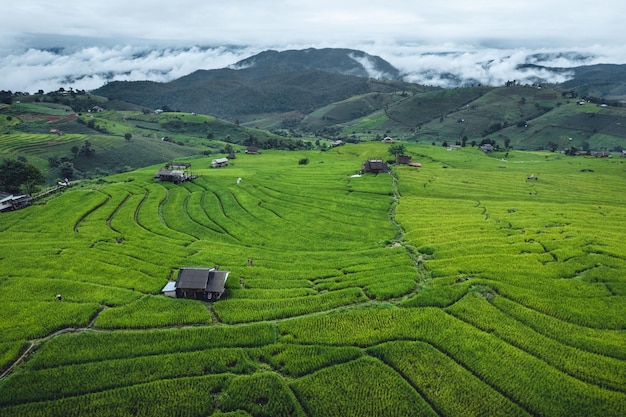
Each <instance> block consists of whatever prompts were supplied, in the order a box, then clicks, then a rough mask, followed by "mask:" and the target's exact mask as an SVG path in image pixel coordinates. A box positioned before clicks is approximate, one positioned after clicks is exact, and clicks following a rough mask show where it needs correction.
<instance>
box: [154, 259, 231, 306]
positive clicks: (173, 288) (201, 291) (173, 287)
mask: <svg viewBox="0 0 626 417" xmlns="http://www.w3.org/2000/svg"><path fill="white" fill-rule="evenodd" d="M229 273H230V271H218V270H217V269H215V268H197V267H186V268H181V269H180V270H179V271H178V278H177V279H176V281H172V282H168V283H167V285H165V287H163V289H162V290H161V292H162V293H163V294H165V295H167V296H170V297H176V298H191V299H194V300H213V301H214V300H219V299H220V297H221V296H222V294H223V293H224V285H225V284H226V279H228V274H229Z"/></svg>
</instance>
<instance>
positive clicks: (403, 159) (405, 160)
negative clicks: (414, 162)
mask: <svg viewBox="0 0 626 417" xmlns="http://www.w3.org/2000/svg"><path fill="white" fill-rule="evenodd" d="M396 162H397V163H398V164H400V165H408V164H410V163H411V156H410V155H398V157H397V158H396Z"/></svg>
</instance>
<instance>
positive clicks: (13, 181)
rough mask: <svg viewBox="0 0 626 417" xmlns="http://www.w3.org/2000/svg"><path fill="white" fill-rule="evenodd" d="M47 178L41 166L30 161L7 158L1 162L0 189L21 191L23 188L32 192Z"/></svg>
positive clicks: (29, 192)
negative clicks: (38, 166) (40, 168)
mask: <svg viewBox="0 0 626 417" xmlns="http://www.w3.org/2000/svg"><path fill="white" fill-rule="evenodd" d="M44 180H45V178H44V176H43V174H42V173H41V171H40V170H39V168H37V167H36V166H34V165H32V164H29V163H28V162H22V161H17V160H13V159H5V160H3V161H2V163H1V164H0V190H2V191H6V192H9V193H19V192H21V188H23V189H24V191H26V192H27V193H28V194H31V193H32V192H33V191H34V189H35V186H36V185H38V184H41V183H42V182H44Z"/></svg>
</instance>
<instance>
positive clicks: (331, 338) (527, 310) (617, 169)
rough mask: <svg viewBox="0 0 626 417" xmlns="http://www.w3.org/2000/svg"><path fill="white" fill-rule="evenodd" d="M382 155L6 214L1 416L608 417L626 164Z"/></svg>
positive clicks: (267, 160) (241, 167)
mask: <svg viewBox="0 0 626 417" xmlns="http://www.w3.org/2000/svg"><path fill="white" fill-rule="evenodd" d="M42 140H47V139H45V138H43V136H42V138H41V139H39V138H38V137H37V138H35V137H34V136H33V146H35V144H41V141H42ZM63 140H68V141H72V140H80V138H79V137H76V138H74V137H69V135H68V136H67V137H66V136H64V137H63ZM388 146H389V145H388V144H383V143H378V142H370V143H362V144H356V145H355V144H348V145H345V146H341V147H338V148H335V149H332V150H329V151H325V152H322V151H292V152H289V151H270V150H268V151H262V152H261V154H259V155H246V154H242V153H241V154H237V158H236V159H234V160H231V161H230V164H229V166H227V167H224V168H219V169H214V168H211V157H196V158H191V159H188V160H186V162H190V163H191V164H192V169H193V174H194V175H197V178H195V179H194V180H193V181H189V182H183V183H182V184H180V185H174V184H171V183H166V182H158V181H156V180H154V178H153V175H154V173H155V172H156V171H157V170H158V169H159V168H160V167H159V166H152V167H149V168H144V169H140V170H136V171H132V172H128V173H124V174H118V175H115V176H109V177H105V178H103V179H100V180H92V181H82V182H80V183H78V184H76V185H74V186H73V187H70V188H69V189H67V190H65V191H64V192H62V193H60V194H57V195H54V196H52V197H49V198H47V199H44V200H40V201H37V202H36V203H35V204H34V205H33V206H31V207H28V208H26V209H23V210H20V211H15V212H10V213H1V214H0V234H1V236H2V239H1V240H0V375H1V377H0V416H29V417H30V416H85V415H94V416H100V415H102V416H156V415H163V416H255V417H256V416H320V417H325V416H423V415H424V416H492V415H494V416H495V415H501V416H546V417H547V416H568V417H572V416H623V415H626V245H625V244H624V240H625V238H626V222H625V220H626V158H620V157H618V156H617V155H616V156H615V157H613V158H592V157H570V156H565V155H560V154H557V153H547V152H522V151H510V152H509V153H508V154H506V155H505V154H504V153H502V154H500V153H494V154H489V155H487V154H484V153H482V152H481V151H479V150H478V149H475V148H469V147H468V148H462V149H454V150H447V149H446V148H442V147H435V146H430V145H419V144H406V148H407V152H408V154H410V155H411V156H412V160H413V161H419V162H421V163H422V167H421V168H414V167H409V166H393V168H392V172H391V173H390V174H378V175H375V174H364V175H356V174H357V173H358V172H359V171H360V169H361V164H362V163H363V162H364V161H365V160H367V159H368V158H381V157H382V158H383V159H385V158H389V154H388V152H387V150H388ZM303 158H308V163H307V164H300V163H299V161H301V160H302V159H303ZM238 178H241V182H240V183H238V182H237V179H238ZM216 265H219V268H220V269H223V270H228V271H230V275H229V278H228V281H227V282H226V292H225V293H224V295H223V296H222V298H221V299H220V300H219V301H216V302H212V303H210V302H201V301H195V300H186V299H174V298H169V297H165V296H164V295H162V294H161V293H160V291H161V289H162V288H163V286H164V285H165V284H166V283H167V282H168V280H171V279H175V278H176V275H177V273H178V270H179V268H181V267H185V266H202V267H213V266H216ZM57 295H61V296H62V301H58V300H57Z"/></svg>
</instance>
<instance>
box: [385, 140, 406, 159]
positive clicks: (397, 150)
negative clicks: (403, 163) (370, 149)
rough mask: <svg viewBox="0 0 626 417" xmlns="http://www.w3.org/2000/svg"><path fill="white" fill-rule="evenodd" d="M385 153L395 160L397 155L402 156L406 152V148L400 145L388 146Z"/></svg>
mask: <svg viewBox="0 0 626 417" xmlns="http://www.w3.org/2000/svg"><path fill="white" fill-rule="evenodd" d="M387 152H389V155H393V156H394V157H395V158H397V157H398V155H402V154H404V153H405V152H406V147H405V146H404V145H403V144H402V143H394V144H393V145H391V146H389V149H387Z"/></svg>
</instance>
